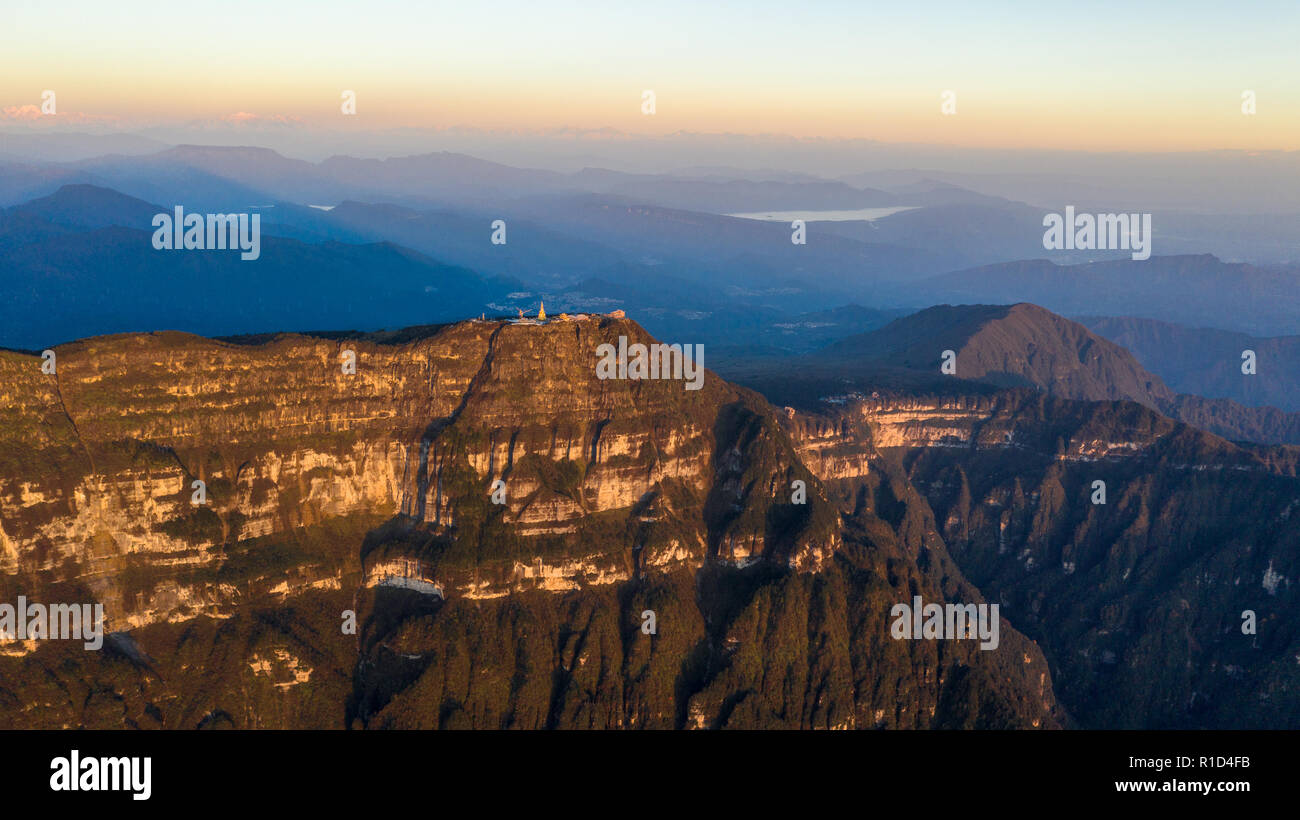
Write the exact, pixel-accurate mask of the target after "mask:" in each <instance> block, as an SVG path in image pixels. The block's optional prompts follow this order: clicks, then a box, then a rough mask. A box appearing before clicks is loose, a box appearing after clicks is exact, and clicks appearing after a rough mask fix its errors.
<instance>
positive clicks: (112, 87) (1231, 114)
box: [0, 0, 1300, 151]
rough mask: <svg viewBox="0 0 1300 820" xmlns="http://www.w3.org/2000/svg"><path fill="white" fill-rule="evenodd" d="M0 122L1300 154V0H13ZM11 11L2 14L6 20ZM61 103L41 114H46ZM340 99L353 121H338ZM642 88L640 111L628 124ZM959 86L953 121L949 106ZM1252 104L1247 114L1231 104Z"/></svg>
mask: <svg viewBox="0 0 1300 820" xmlns="http://www.w3.org/2000/svg"><path fill="white" fill-rule="evenodd" d="M4 7H5V8H4V9H3V10H0V28H4V29H7V33H6V34H5V35H3V36H4V38H5V40H6V43H5V48H3V49H2V50H0V127H3V126H6V125H21V124H27V125H31V126H47V125H49V124H50V123H51V122H54V123H55V124H57V125H59V126H61V127H86V126H94V127H102V128H116V129H124V130H131V129H138V128H141V127H144V126H149V125H158V124H162V123H178V122H190V121H216V122H225V123H255V124H263V125H273V126H278V125H282V126H283V127H285V128H306V129H313V128H316V129H323V128H329V129H349V128H351V129H358V130H363V129H391V128H448V127H473V128H481V129H492V130H500V131H524V132H527V131H535V130H546V129H559V128H573V129H601V128H607V129H615V130H618V131H622V132H627V133H636V134H646V135H655V134H670V133H676V132H682V131H690V132H701V133H735V134H781V135H790V136H795V137H801V138H824V139H873V140H881V141H886V142H924V143H939V144H950V145H958V146H968V147H993V148H1040V149H1072V150H1095V151H1151V150H1161V151H1166V150H1205V149H1246V150H1296V149H1300V70H1297V69H1298V68H1300V57H1297V56H1296V55H1297V52H1300V49H1297V48H1296V46H1295V43H1296V42H1297V41H1298V40H1300V3H1295V2H1294V1H1293V0H1287V2H1253V3H1252V2H1244V3H1237V4H1225V3H1222V2H1199V1H1192V2H1179V3H1174V2H1129V3H1119V2H1109V0H1101V1H1100V2H1089V3H1087V4H1078V3H1060V2H1005V1H1004V2H983V3H977V2H948V1H947V0H944V1H942V2H922V3H917V2H894V3H875V2H817V1H816V0H809V1H807V2H799V3H791V2H780V3H777V2H756V1H755V0H751V1H750V2H744V3H733V2H714V3H704V2H699V1H698V0H696V1H695V2H675V0H674V1H671V2H655V3H619V2H592V3H579V2H517V1H516V0H496V1H495V2H491V3H484V2H456V3H439V2H391V0H367V2H365V3H359V4H358V3H355V2H346V3H344V2H328V1H327V0H316V1H315V2H299V1H298V0H283V1H281V2H274V1H273V0H258V2H246V0H226V1H225V2H220V3H212V4H176V3H144V2H130V0H122V1H121V2H115V3H111V4H108V3H102V2H77V3H58V2H50V1H49V0H40V1H39V2H33V0H5V2H4ZM6 18H7V19H6ZM47 89H49V90H53V91H55V93H56V100H57V113H56V114H55V115H54V118H53V120H51V119H49V118H45V117H43V115H41V114H40V105H41V95H42V92H43V91H44V90H47ZM345 90H350V91H354V92H355V94H356V115H355V116H351V117H349V116H345V115H344V114H342V112H341V110H340V105H341V94H342V92H343V91H345ZM647 90H650V91H653V92H654V95H655V113H654V114H653V115H647V114H645V113H643V111H642V102H643V93H644V92H645V91H647ZM949 91H950V92H952V97H951V99H952V100H954V101H955V106H956V113H955V114H952V115H945V114H943V113H942V109H941V104H942V102H943V99H944V97H943V95H944V93H945V92H949ZM1245 91H1253V92H1254V95H1255V101H1256V102H1255V105H1256V113H1255V114H1254V115H1245V114H1243V113H1242V94H1243V92H1245Z"/></svg>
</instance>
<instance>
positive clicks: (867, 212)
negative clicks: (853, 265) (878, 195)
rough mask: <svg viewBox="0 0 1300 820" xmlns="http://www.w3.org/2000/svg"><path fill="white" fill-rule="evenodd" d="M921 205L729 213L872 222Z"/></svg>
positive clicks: (763, 217)
mask: <svg viewBox="0 0 1300 820" xmlns="http://www.w3.org/2000/svg"><path fill="white" fill-rule="evenodd" d="M918 207H920V206H919V205H904V206H902V207H900V208H858V209H856V210H852V211H758V212H756V213H752V214H727V216H734V217H738V218H740V219H761V220H763V221H764V222H793V221H794V220H796V219H802V220H803V221H804V222H853V221H861V222H871V221H873V220H876V219H880V218H881V217H886V216H889V215H890V214H896V213H898V212H899V211H911V210H913V209H915V208H918Z"/></svg>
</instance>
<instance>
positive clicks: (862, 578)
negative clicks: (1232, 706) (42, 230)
mask: <svg viewBox="0 0 1300 820" xmlns="http://www.w3.org/2000/svg"><path fill="white" fill-rule="evenodd" d="M620 335H622V336H627V337H629V338H630V339H632V340H633V341H637V340H641V341H643V342H647V343H649V342H651V341H652V340H651V339H650V338H649V337H647V336H646V335H645V334H644V331H642V330H641V329H640V328H639V327H638V326H636V325H635V324H633V323H631V322H628V321H626V320H618V319H609V318H587V319H582V320H577V321H553V322H551V323H549V324H545V325H527V324H524V325H517V324H510V323H501V322H463V323H459V324H456V325H451V326H447V327H442V328H432V329H429V330H428V331H427V332H419V333H415V334H413V335H412V336H411V337H410V338H404V339H403V340H402V341H400V342H397V343H393V340H392V339H383V338H381V337H372V338H364V337H352V338H335V339H328V338H322V337H303V336H278V337H274V338H272V339H270V340H246V341H247V343H244V344H232V343H229V342H218V341H213V340H207V339H202V338H198V337H193V336H188V335H185V334H176V333H156V334H137V335H123V336H111V337H98V338H94V339H88V340H84V341H81V342H76V343H72V344H69V345H63V346H60V347H58V348H56V351H55V352H56V354H57V370H56V372H55V373H53V374H48V373H43V372H42V370H41V364H42V360H41V359H40V358H39V357H35V356H29V355H24V354H17V353H0V369H3V379H0V385H3V391H2V392H3V396H0V400H2V401H0V406H3V407H4V408H5V409H4V414H5V419H4V420H5V425H4V427H3V430H4V436H5V441H4V445H3V447H0V453H3V462H0V501H2V506H0V510H2V511H3V515H2V516H0V533H2V534H0V547H3V550H2V551H0V561H3V569H4V574H3V576H0V578H2V583H3V592H4V596H5V600H10V599H14V598H16V597H17V596H18V595H25V596H27V597H28V598H29V599H33V600H35V599H39V598H45V599H49V600H73V601H83V600H84V601H96V602H102V603H103V604H104V605H105V610H106V616H107V621H108V626H107V628H108V629H109V630H110V631H111V632H112V635H111V636H110V639H109V641H107V643H106V650H105V651H104V652H103V653H86V652H84V651H82V650H81V649H80V647H75V648H74V647H71V646H69V645H67V644H64V643H61V642H48V643H42V642H39V641H28V642H26V643H7V644H6V646H5V649H6V654H5V656H4V657H0V666H3V667H4V669H5V672H4V675H3V680H4V681H5V683H4V684H3V685H0V699H3V700H4V702H6V704H8V707H9V708H7V709H6V714H8V715H9V716H10V719H11V720H13V721H15V722H16V723H17V724H19V725H49V726H79V725H80V726H99V725H103V726H108V725H123V724H125V725H128V726H162V727H179V726H204V727H216V726H223V725H226V726H320V727H337V726H349V725H350V726H355V727H360V726H407V727H413V726H420V727H434V726H437V727H455V726H476V727H536V728H541V727H615V726H624V727H633V726H660V727H682V726H695V727H719V726H789V727H817V726H820V727H828V728H831V727H841V728H844V727H875V726H880V727H895V726H897V727H933V726H953V727H957V726H1001V727H1018V726H1026V727H1028V726H1058V725H1062V724H1063V723H1066V722H1068V717H1067V716H1066V715H1065V712H1064V711H1063V710H1061V709H1060V708H1059V707H1058V706H1056V704H1055V701H1054V698H1053V694H1052V685H1051V680H1050V677H1049V676H1048V675H1047V672H1046V666H1045V662H1044V661H1043V659H1042V655H1041V653H1040V652H1039V651H1038V649H1037V647H1035V646H1034V645H1033V643H1031V642H1029V641H1027V640H1025V639H1024V638H1023V637H1022V636H1020V635H1019V634H1018V633H1017V632H1016V631H1015V630H1014V628H1013V626H1012V624H1011V622H1009V621H1008V620H1004V621H1003V623H1002V635H1001V641H1000V645H999V649H998V650H997V651H993V652H984V651H981V650H979V649H977V648H976V645H975V643H974V642H969V641H953V642H943V641H939V642H935V641H916V642H910V641H903V642H900V641H896V640H894V639H892V638H890V637H889V617H888V615H889V611H890V608H891V607H892V606H893V605H894V604H896V603H899V602H906V601H910V600H911V598H912V596H913V594H920V595H923V596H924V597H925V599H926V600H927V601H943V600H955V601H961V602H971V603H977V602H980V601H982V597H981V595H980V593H979V591H978V590H977V589H975V588H974V587H973V586H971V585H970V584H968V583H967V582H965V581H964V580H963V578H962V575H961V572H960V570H959V569H958V568H957V567H956V565H955V563H954V562H953V561H952V560H951V558H949V557H948V556H947V554H946V551H945V547H944V544H943V541H942V539H941V538H939V537H937V534H936V527H935V525H934V522H933V520H932V519H931V518H930V517H929V513H928V510H927V507H926V504H925V502H924V501H923V499H921V497H920V496H919V495H918V494H917V493H916V492H915V491H914V490H913V489H912V488H911V487H910V485H909V484H908V482H907V481H906V478H905V477H904V476H903V475H902V474H901V473H900V472H899V471H898V470H897V469H895V468H892V467H883V466H882V467H878V468H873V465H876V464H877V463H878V457H877V455H876V454H875V452H874V451H873V449H872V448H871V446H870V445H869V444H866V443H862V442H851V443H849V444H847V445H845V444H844V443H843V442H837V440H836V435H835V431H834V430H833V429H832V430H823V431H822V432H821V433H820V434H818V435H816V436H811V437H809V436H807V435H805V434H802V433H801V434H800V435H799V436H798V437H795V436H793V434H792V432H791V430H792V429H793V428H792V427H791V425H795V427H798V425H799V424H801V423H800V422H797V421H796V420H795V419H794V418H793V417H791V416H789V415H787V414H784V413H782V412H780V411H777V410H776V409H774V408H772V407H771V406H770V405H768V404H767V403H766V402H764V401H763V400H762V399H761V398H760V397H758V396H757V395H756V394H754V393H751V392H749V391H746V390H744V389H741V388H737V387H734V386H732V385H729V384H727V383H726V382H723V381H721V380H719V379H717V378H716V377H715V376H713V375H711V374H710V375H709V376H708V378H707V379H706V382H705V385H704V388H703V389H701V390H699V391H687V390H685V389H684V388H683V385H682V383H681V382H680V381H673V380H666V381H618V380H601V379H598V378H597V377H596V375H595V370H594V366H595V361H596V357H595V349H596V347H597V346H598V345H599V344H600V343H602V342H613V341H615V340H617V338H618V337H619V336H620ZM384 341H387V342H389V343H382V342H384ZM347 351H351V352H352V353H355V356H356V362H357V367H356V372H355V374H349V373H344V372H343V368H342V366H341V363H342V362H343V361H344V360H346V356H345V353H346V352H347ZM800 429H802V428H800ZM195 481H201V482H203V489H204V492H205V493H206V498H205V499H204V500H203V503H201V504H194V503H192V502H193V497H192V496H193V492H194V487H195V485H194V482H195ZM497 481H502V482H504V498H503V499H502V500H503V501H504V503H500V504H497V503H494V499H493V492H494V489H495V488H496V487H497V486H498V485H496V482H497ZM795 482H802V483H803V486H804V488H805V489H806V502H805V503H794V502H793V495H792V492H793V486H794V484H795ZM348 612H355V614H356V619H357V623H358V628H357V630H356V631H355V634H354V633H352V632H348V631H345V630H344V629H343V628H341V624H345V623H346V622H347V613H348ZM645 612H652V613H654V620H655V626H656V628H655V630H654V631H652V632H651V633H649V634H647V633H645V632H643V631H641V628H640V627H641V625H642V623H644V614H643V613H645Z"/></svg>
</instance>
